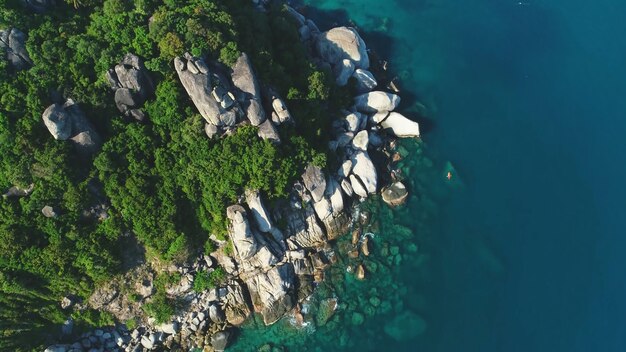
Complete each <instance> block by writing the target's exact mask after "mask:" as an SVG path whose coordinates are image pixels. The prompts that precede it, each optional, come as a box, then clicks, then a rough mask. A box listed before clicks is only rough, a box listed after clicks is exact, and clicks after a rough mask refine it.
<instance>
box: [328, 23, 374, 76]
mask: <svg viewBox="0 0 626 352" xmlns="http://www.w3.org/2000/svg"><path fill="white" fill-rule="evenodd" d="M316 48H317V52H318V54H319V55H320V58H322V59H323V60H324V61H326V62H328V63H330V64H331V65H333V66H337V65H341V63H342V62H343V60H344V59H349V60H351V61H353V62H354V64H355V66H356V67H357V68H362V69H367V68H369V57H368V55H367V47H366V46H365V42H364V41H363V39H361V36H359V34H358V33H357V31H356V30H354V29H353V28H348V27H336V28H333V29H331V30H329V31H328V32H324V33H322V34H321V35H320V36H319V37H318V38H317V45H316Z"/></svg>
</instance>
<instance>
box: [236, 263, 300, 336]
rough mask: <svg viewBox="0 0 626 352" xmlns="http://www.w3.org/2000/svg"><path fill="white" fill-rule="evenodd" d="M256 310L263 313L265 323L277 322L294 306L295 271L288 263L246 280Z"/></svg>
mask: <svg viewBox="0 0 626 352" xmlns="http://www.w3.org/2000/svg"><path fill="white" fill-rule="evenodd" d="M246 284H247V285H248V289H249V290H250V297H251V298H252V305H253V306H254V309H255V311H257V312H258V313H261V315H262V316H263V322H264V323H265V325H270V324H273V323H275V322H276V321H277V320H278V319H280V318H282V316H283V315H285V314H286V313H287V312H289V311H291V309H292V308H293V307H294V305H295V303H296V300H295V298H294V290H295V273H294V270H293V265H292V264H291V263H286V264H282V265H277V266H274V267H272V268H271V269H270V270H268V271H267V272H264V273H261V274H259V275H255V276H253V277H252V278H250V279H249V280H248V281H246Z"/></svg>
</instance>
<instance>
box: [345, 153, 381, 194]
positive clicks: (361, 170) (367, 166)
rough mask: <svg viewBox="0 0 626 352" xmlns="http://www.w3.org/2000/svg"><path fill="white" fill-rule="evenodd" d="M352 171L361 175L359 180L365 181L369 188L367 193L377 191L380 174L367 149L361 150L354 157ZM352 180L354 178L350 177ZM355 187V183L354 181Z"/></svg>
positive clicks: (366, 187)
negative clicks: (378, 174)
mask: <svg viewBox="0 0 626 352" xmlns="http://www.w3.org/2000/svg"><path fill="white" fill-rule="evenodd" d="M352 163H353V164H354V166H353V168H352V173H353V174H354V175H356V176H358V177H359V180H360V181H361V182H363V186H364V187H365V189H366V190H367V193H370V194H373V193H376V189H377V187H378V176H377V174H376V167H374V163H372V159H370V157H369V155H368V154H367V152H365V151H359V152H357V153H356V154H354V156H353V157H352ZM350 181H352V178H351V179H350ZM352 187H353V188H354V183H352ZM355 192H356V189H355ZM357 193H358V192H357Z"/></svg>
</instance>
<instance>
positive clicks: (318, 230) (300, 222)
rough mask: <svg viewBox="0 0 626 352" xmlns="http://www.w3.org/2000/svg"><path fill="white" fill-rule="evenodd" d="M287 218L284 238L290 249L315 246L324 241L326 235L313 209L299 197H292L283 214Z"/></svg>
mask: <svg viewBox="0 0 626 352" xmlns="http://www.w3.org/2000/svg"><path fill="white" fill-rule="evenodd" d="M284 217H285V219H286V220H287V228H286V231H285V232H286V238H287V244H288V247H289V248H290V249H294V250H295V249H300V248H311V247H317V246H319V245H321V244H324V243H326V240H327V237H326V234H325V233H324V230H323V229H322V227H321V226H320V224H319V223H318V221H317V217H316V216H315V211H314V210H313V208H312V207H311V206H310V205H309V204H308V203H306V204H302V202H301V199H300V198H299V197H298V198H295V197H294V198H293V200H292V202H291V206H290V207H289V208H287V209H286V211H285V214H284Z"/></svg>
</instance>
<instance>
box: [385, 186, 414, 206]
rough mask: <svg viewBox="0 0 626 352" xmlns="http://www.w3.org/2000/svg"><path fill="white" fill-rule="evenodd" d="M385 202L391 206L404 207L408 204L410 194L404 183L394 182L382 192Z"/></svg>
mask: <svg viewBox="0 0 626 352" xmlns="http://www.w3.org/2000/svg"><path fill="white" fill-rule="evenodd" d="M382 196H383V201H385V203H387V204H389V205H390V206H398V205H402V204H403V203H404V202H406V199H407V197H408V196H409V192H408V191H407V189H406V186H405V185H404V184H403V183H402V182H394V183H393V184H391V185H390V186H389V187H386V188H385V189H383V191H382Z"/></svg>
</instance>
